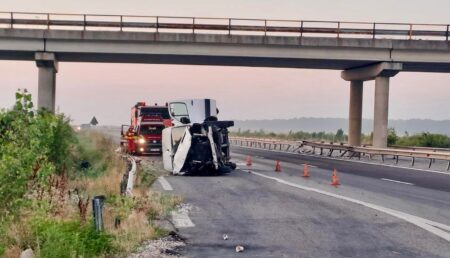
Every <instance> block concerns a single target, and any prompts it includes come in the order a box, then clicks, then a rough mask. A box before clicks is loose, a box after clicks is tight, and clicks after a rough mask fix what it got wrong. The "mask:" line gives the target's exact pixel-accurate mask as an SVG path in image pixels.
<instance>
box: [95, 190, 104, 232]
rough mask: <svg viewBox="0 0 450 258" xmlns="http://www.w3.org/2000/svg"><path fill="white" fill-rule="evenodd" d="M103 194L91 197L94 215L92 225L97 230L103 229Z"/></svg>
mask: <svg viewBox="0 0 450 258" xmlns="http://www.w3.org/2000/svg"><path fill="white" fill-rule="evenodd" d="M105 199H106V198H105V196H103V195H99V196H95V197H94V199H92V214H93V216H94V226H95V229H96V230H97V231H102V230H103V228H104V227H103V203H104V201H105Z"/></svg>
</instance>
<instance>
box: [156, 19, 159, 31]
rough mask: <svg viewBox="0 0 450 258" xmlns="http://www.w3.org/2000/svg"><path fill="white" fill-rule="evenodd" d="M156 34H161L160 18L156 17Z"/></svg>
mask: <svg viewBox="0 0 450 258" xmlns="http://www.w3.org/2000/svg"><path fill="white" fill-rule="evenodd" d="M156 33H159V16H156Z"/></svg>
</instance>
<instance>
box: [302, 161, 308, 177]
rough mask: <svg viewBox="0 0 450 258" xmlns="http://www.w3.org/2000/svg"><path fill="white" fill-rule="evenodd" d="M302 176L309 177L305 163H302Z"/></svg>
mask: <svg viewBox="0 0 450 258" xmlns="http://www.w3.org/2000/svg"><path fill="white" fill-rule="evenodd" d="M302 177H305V178H308V177H309V171H308V164H307V163H305V164H304V165H303V176H302Z"/></svg>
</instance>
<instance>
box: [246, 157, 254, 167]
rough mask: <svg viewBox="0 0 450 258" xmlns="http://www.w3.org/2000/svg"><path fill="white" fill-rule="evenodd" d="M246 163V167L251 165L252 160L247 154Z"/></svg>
mask: <svg viewBox="0 0 450 258" xmlns="http://www.w3.org/2000/svg"><path fill="white" fill-rule="evenodd" d="M246 163H247V167H251V166H252V164H253V161H252V157H251V156H247V160H246Z"/></svg>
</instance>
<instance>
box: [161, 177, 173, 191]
mask: <svg viewBox="0 0 450 258" xmlns="http://www.w3.org/2000/svg"><path fill="white" fill-rule="evenodd" d="M158 182H159V183H160V184H161V186H162V188H163V189H164V190H165V191H173V188H172V186H171V185H170V183H169V182H168V181H167V180H166V179H165V178H164V177H163V176H160V177H159V178H158Z"/></svg>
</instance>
